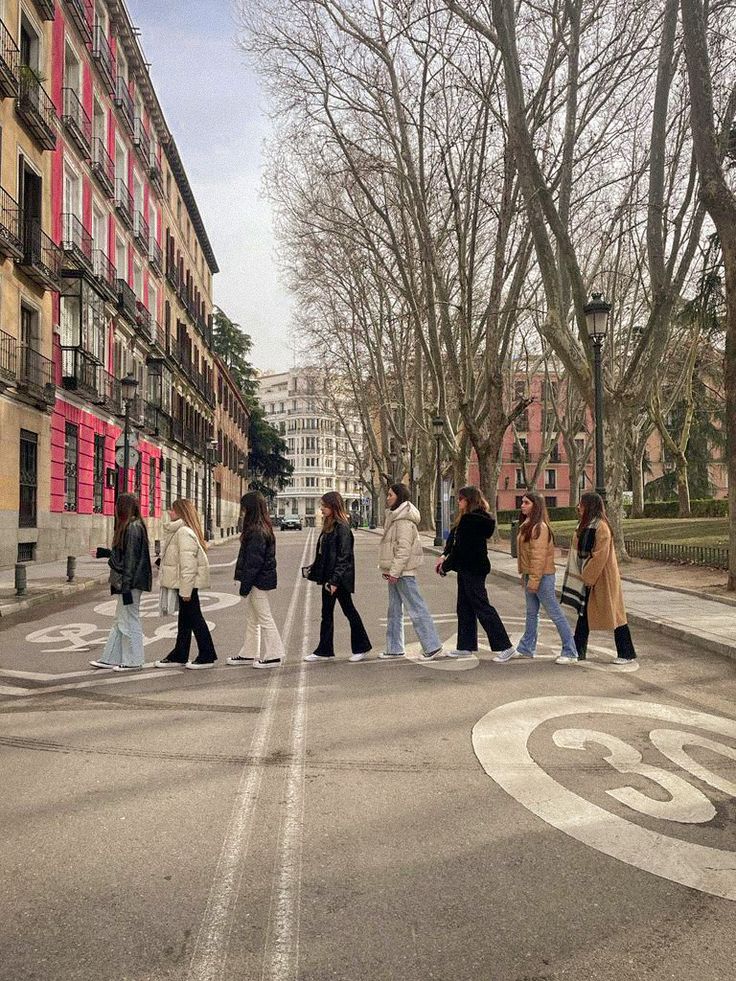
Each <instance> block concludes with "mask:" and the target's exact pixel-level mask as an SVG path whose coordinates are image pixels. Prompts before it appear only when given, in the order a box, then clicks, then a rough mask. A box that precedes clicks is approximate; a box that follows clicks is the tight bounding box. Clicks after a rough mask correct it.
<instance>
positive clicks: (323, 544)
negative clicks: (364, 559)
mask: <svg viewBox="0 0 736 981" xmlns="http://www.w3.org/2000/svg"><path fill="white" fill-rule="evenodd" d="M309 578H310V579H311V580H312V581H313V582H318V583H324V584H328V583H329V584H330V585H331V586H342V588H343V589H345V590H346V591H347V592H348V593H354V592H355V555H354V554H353V533H352V531H351V530H350V528H349V527H348V526H347V525H345V524H343V523H342V522H341V521H336V522H335V526H334V528H333V529H332V531H330V532H328V533H327V534H325V532H322V534H321V535H320V536H319V538H318V539H317V554H316V555H315V557H314V562H313V563H312V568H311V572H310V575H309Z"/></svg>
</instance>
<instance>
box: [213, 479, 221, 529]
mask: <svg viewBox="0 0 736 981" xmlns="http://www.w3.org/2000/svg"><path fill="white" fill-rule="evenodd" d="M215 524H216V525H217V526H218V527H219V526H220V525H221V524H222V484H221V483H220V482H219V480H218V481H215Z"/></svg>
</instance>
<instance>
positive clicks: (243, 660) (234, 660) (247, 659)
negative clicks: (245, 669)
mask: <svg viewBox="0 0 736 981" xmlns="http://www.w3.org/2000/svg"><path fill="white" fill-rule="evenodd" d="M253 661H255V657H253V655H252V654H235V656H234V657H229V658H228V659H227V661H225V664H232V665H238V664H251V663H252V662H253Z"/></svg>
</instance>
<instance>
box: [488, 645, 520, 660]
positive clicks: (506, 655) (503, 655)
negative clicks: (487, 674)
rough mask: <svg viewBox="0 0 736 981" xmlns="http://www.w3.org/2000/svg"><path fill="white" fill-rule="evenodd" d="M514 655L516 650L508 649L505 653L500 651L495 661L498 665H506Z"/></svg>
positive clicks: (513, 648)
mask: <svg viewBox="0 0 736 981" xmlns="http://www.w3.org/2000/svg"><path fill="white" fill-rule="evenodd" d="M514 654H516V648H515V647H507V648H506V650H505V651H500V653H498V654H496V656H495V657H494V658H493V660H494V661H495V662H496V664H505V663H506V662H507V661H510V660H511V658H512V657H513V656H514Z"/></svg>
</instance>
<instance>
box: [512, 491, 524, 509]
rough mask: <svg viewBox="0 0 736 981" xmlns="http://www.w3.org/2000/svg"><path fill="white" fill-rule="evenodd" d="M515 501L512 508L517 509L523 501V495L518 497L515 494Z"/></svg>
mask: <svg viewBox="0 0 736 981" xmlns="http://www.w3.org/2000/svg"><path fill="white" fill-rule="evenodd" d="M515 500H516V504H515V505H514V507H516V508H517V509H518V508H520V507H521V502H522V501H523V500H524V497H523V495H522V496H521V497H520V496H519V495H518V494H517V495H516V498H515Z"/></svg>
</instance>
